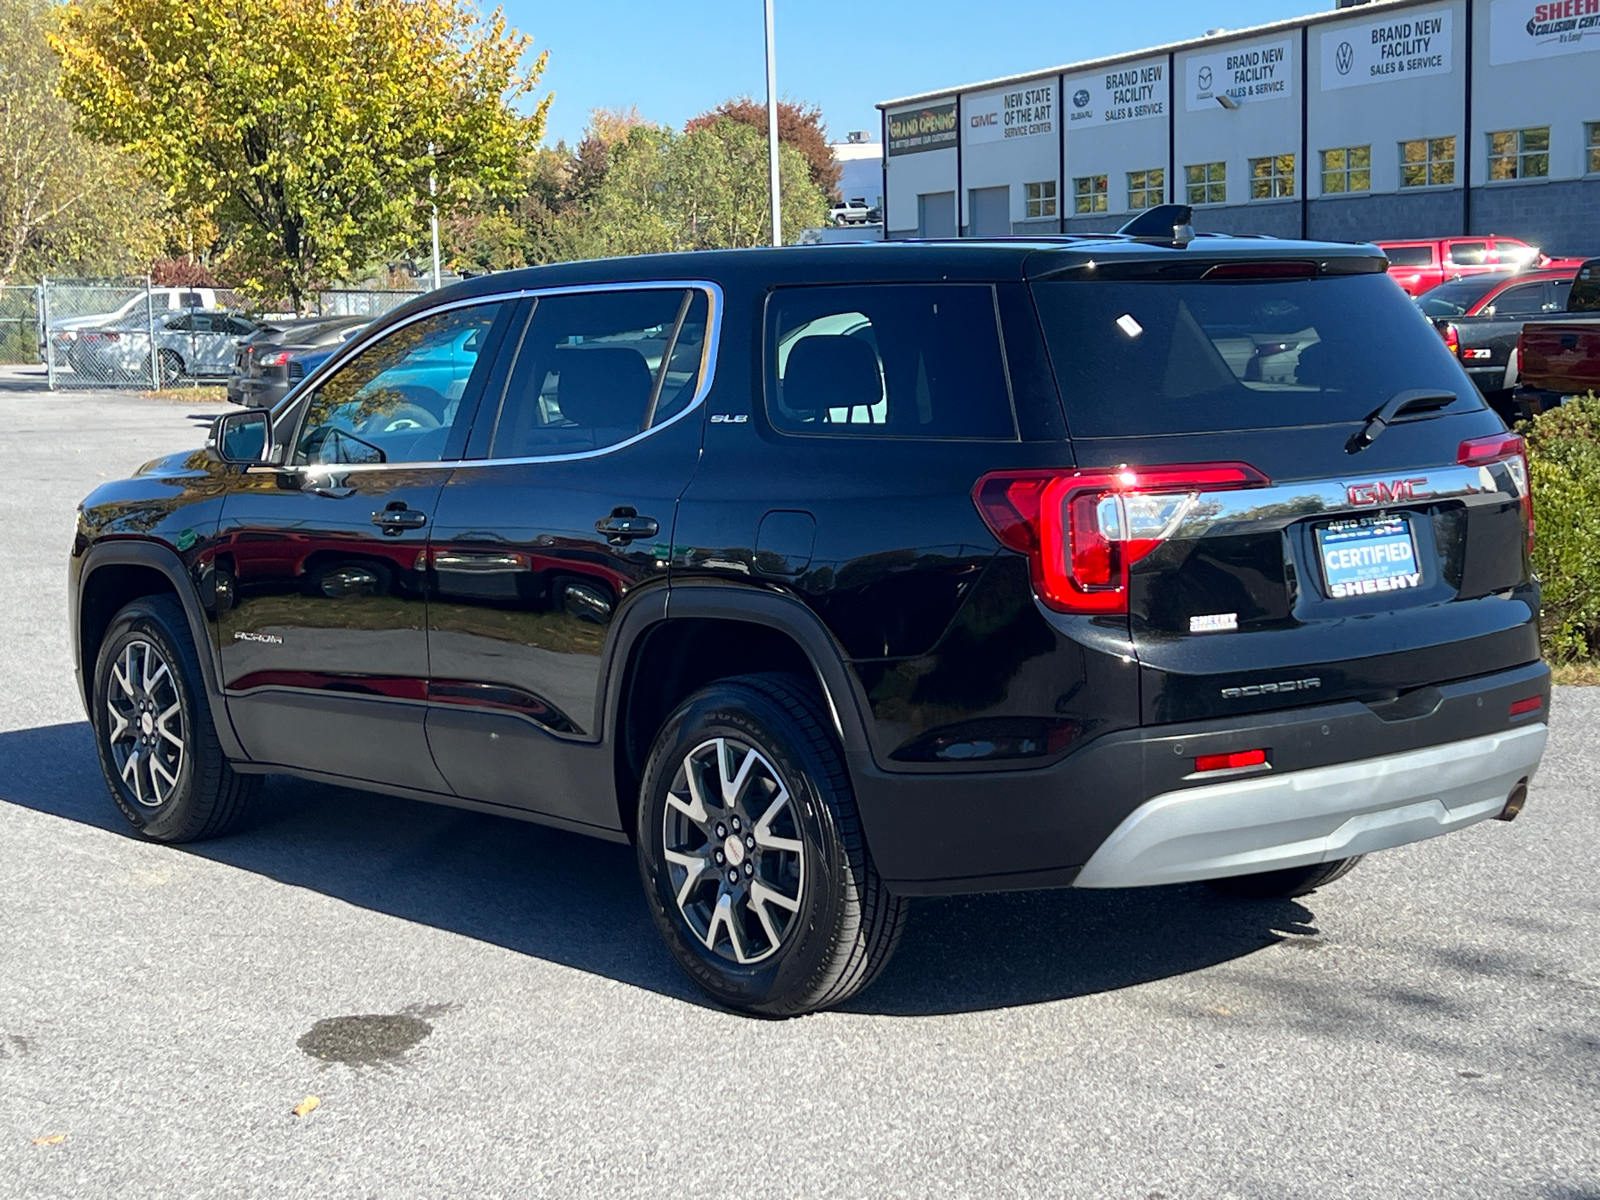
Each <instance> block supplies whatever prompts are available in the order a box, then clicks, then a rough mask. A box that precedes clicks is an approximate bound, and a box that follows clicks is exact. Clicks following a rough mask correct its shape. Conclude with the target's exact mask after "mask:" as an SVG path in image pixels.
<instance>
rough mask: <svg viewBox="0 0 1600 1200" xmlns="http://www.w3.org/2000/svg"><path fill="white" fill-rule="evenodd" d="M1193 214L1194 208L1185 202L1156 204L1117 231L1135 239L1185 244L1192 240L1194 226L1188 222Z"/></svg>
mask: <svg viewBox="0 0 1600 1200" xmlns="http://www.w3.org/2000/svg"><path fill="white" fill-rule="evenodd" d="M1193 215H1194V209H1193V208H1192V207H1191V206H1189V205H1187V204H1158V205H1156V206H1155V207H1154V208H1147V209H1145V210H1144V211H1143V212H1142V213H1140V214H1139V215H1138V216H1137V217H1135V218H1133V220H1131V221H1129V222H1128V223H1127V224H1126V225H1124V226H1123V227H1122V228H1121V229H1119V230H1117V232H1118V233H1119V234H1121V235H1122V236H1124V237H1130V238H1133V239H1134V240H1136V241H1141V242H1175V243H1177V244H1178V245H1179V246H1187V245H1188V244H1189V243H1190V242H1192V241H1194V226H1193V225H1191V224H1190V223H1189V220H1190V218H1191V217H1192V216H1193Z"/></svg>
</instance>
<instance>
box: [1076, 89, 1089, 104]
mask: <svg viewBox="0 0 1600 1200" xmlns="http://www.w3.org/2000/svg"><path fill="white" fill-rule="evenodd" d="M1072 107H1073V108H1088V107H1089V89H1088V88H1079V89H1078V90H1077V91H1075V92H1073V93H1072Z"/></svg>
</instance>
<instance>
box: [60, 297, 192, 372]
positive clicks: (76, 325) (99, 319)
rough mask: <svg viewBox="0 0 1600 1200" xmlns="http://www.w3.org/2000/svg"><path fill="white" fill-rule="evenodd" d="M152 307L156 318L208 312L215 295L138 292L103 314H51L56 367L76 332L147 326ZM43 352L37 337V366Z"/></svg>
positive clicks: (61, 360) (66, 359)
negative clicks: (197, 310) (195, 310)
mask: <svg viewBox="0 0 1600 1200" xmlns="http://www.w3.org/2000/svg"><path fill="white" fill-rule="evenodd" d="M115 294H121V293H120V292H119V293H115ZM152 306H153V307H154V309H155V313H156V316H157V317H159V316H160V315H161V314H162V313H171V312H180V311H182V310H184V309H191V308H206V309H212V308H215V307H216V306H217V293H216V289H214V288H202V287H182V288H180V287H156V288H151V289H150V290H149V291H148V292H146V291H144V290H143V289H141V290H139V291H138V292H137V293H136V294H135V295H132V296H129V297H128V298H127V299H125V300H124V301H123V302H122V303H121V304H119V305H117V307H116V308H113V309H110V310H109V311H106V312H100V313H89V314H84V315H79V316H75V317H70V316H58V315H55V314H52V315H51V318H50V336H51V338H52V339H53V341H54V345H55V348H56V362H57V364H58V365H59V364H61V363H65V362H67V361H68V359H69V357H70V355H71V352H72V348H73V346H74V344H75V343H76V341H77V339H78V332H79V331H80V330H84V329H108V328H121V327H123V326H129V325H141V326H148V324H149V320H150V310H151V307H152ZM44 350H45V348H44V342H43V340H42V335H41V341H40V343H39V361H40V362H44V361H45V352H44Z"/></svg>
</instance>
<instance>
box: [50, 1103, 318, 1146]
mask: <svg viewBox="0 0 1600 1200" xmlns="http://www.w3.org/2000/svg"><path fill="white" fill-rule="evenodd" d="M321 1103H322V1097H321V1096H307V1097H306V1098H305V1099H304V1100H302V1101H300V1103H299V1104H296V1105H295V1106H294V1107H293V1108H292V1109H290V1110H289V1111H290V1112H292V1113H294V1115H295V1116H297V1117H304V1116H307V1115H309V1114H310V1113H311V1112H312V1111H313V1110H315V1109H316V1107H317V1105H319V1104H321ZM62 1136H63V1137H65V1136H66V1135H65V1134H63V1135H62Z"/></svg>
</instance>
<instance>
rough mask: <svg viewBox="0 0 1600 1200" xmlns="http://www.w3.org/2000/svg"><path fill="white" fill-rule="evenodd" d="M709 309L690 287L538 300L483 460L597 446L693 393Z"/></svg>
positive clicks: (624, 436) (673, 408)
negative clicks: (485, 457) (487, 451)
mask: <svg viewBox="0 0 1600 1200" xmlns="http://www.w3.org/2000/svg"><path fill="white" fill-rule="evenodd" d="M709 312H710V305H709V303H708V301H707V298H706V293H705V292H703V291H701V290H700V289H698V288H642V289H640V290H638V291H628V290H618V291H604V292H579V293H573V294H569V295H562V296H545V297H543V298H542V299H540V300H539V302H538V305H537V307H536V308H535V309H534V310H533V316H532V317H531V318H530V319H529V321H528V328H527V332H526V333H525V334H524V335H523V338H522V344H521V346H520V347H518V350H517V357H516V362H515V364H514V365H513V367H512V369H511V383H510V386H508V387H507V389H506V398H505V402H504V404H503V405H502V406H501V409H500V416H499V419H498V420H497V421H496V422H495V427H494V435H493V437H492V439H491V440H490V444H489V457H490V458H542V457H549V456H555V455H562V454H582V453H586V452H589V451H594V450H603V449H605V448H606V447H607V446H614V445H616V444H617V443H619V442H624V441H627V440H628V439H629V438H631V437H633V436H635V435H636V434H639V433H643V432H644V431H645V430H647V429H650V428H653V427H655V426H659V425H661V424H663V423H664V422H666V421H669V420H671V419H672V418H673V417H675V416H677V415H678V414H679V413H681V412H683V411H684V410H685V409H686V408H687V407H688V406H689V405H690V404H691V403H693V401H694V397H695V396H696V394H697V393H698V391H699V385H700V376H701V371H702V369H703V362H702V360H703V358H704V352H705V347H706V325H707V321H708V316H709Z"/></svg>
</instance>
